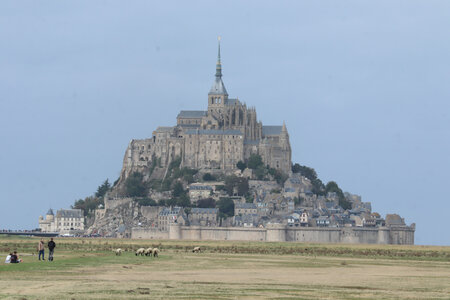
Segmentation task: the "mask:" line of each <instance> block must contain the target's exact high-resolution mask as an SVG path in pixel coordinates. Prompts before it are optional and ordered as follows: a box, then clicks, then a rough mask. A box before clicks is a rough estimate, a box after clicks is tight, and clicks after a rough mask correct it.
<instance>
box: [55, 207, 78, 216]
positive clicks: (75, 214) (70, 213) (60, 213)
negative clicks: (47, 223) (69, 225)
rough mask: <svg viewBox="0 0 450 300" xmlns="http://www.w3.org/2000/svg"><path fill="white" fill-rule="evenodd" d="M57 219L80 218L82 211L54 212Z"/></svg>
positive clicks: (62, 210) (63, 210) (66, 210)
mask: <svg viewBox="0 0 450 300" xmlns="http://www.w3.org/2000/svg"><path fill="white" fill-rule="evenodd" d="M56 216H57V217H58V218H82V217H83V211H82V210H81V209H60V210H58V211H57V212H56Z"/></svg>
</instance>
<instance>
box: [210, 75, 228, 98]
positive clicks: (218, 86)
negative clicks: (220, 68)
mask: <svg viewBox="0 0 450 300" xmlns="http://www.w3.org/2000/svg"><path fill="white" fill-rule="evenodd" d="M208 95H228V93H227V89H226V88H225V85H224V84H223V81H222V76H220V77H218V76H216V80H214V83H213V85H212V87H211V89H210V90H209V93H208Z"/></svg>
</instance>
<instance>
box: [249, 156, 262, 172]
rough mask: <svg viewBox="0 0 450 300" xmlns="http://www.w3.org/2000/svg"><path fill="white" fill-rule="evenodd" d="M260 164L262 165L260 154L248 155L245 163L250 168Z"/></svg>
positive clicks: (255, 167)
mask: <svg viewBox="0 0 450 300" xmlns="http://www.w3.org/2000/svg"><path fill="white" fill-rule="evenodd" d="M262 165H263V161H262V158H261V156H260V155H259V154H251V155H250V157H249V159H248V163H247V166H248V167H249V168H250V169H253V170H255V169H257V168H258V167H259V166H262Z"/></svg>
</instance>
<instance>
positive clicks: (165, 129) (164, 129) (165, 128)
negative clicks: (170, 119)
mask: <svg viewBox="0 0 450 300" xmlns="http://www.w3.org/2000/svg"><path fill="white" fill-rule="evenodd" d="M172 130H173V127H169V126H159V127H158V128H156V132H172Z"/></svg>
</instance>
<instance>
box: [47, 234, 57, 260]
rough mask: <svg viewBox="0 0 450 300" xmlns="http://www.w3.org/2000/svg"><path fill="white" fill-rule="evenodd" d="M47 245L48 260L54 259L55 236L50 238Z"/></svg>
mask: <svg viewBox="0 0 450 300" xmlns="http://www.w3.org/2000/svg"><path fill="white" fill-rule="evenodd" d="M47 246H48V261H53V251H54V250H55V247H56V244H55V242H54V241H53V238H50V242H48V244H47Z"/></svg>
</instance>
